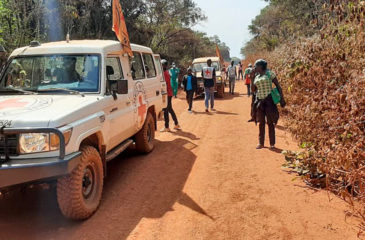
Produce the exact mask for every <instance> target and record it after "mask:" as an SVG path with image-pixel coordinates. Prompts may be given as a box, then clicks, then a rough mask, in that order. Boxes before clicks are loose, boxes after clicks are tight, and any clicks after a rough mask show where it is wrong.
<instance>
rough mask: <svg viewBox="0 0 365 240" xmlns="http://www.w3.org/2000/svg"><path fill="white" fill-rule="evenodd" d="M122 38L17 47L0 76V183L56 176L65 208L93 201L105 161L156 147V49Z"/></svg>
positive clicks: (160, 91) (159, 85)
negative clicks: (125, 44)
mask: <svg viewBox="0 0 365 240" xmlns="http://www.w3.org/2000/svg"><path fill="white" fill-rule="evenodd" d="M132 50H133V55H134V57H133V58H131V57H129V56H128V55H126V54H122V48H121V45H120V43H119V42H116V41H106V40H105V41H104V40H83V41H70V42H53V43H46V44H42V45H41V44H39V43H37V42H32V43H31V45H30V46H28V47H24V48H19V49H16V50H15V51H14V52H13V53H12V54H11V56H10V58H9V61H8V63H7V65H6V67H5V68H4V69H3V71H2V74H1V76H0V190H2V191H4V190H5V191H6V190H8V189H9V188H10V187H13V186H17V185H19V184H24V183H34V182H45V181H52V180H55V179H56V180H57V199H58V203H59V207H60V209H61V211H62V213H63V214H64V215H65V216H66V217H68V218H72V219H86V218H88V217H90V216H91V215H92V214H93V213H94V212H95V211H96V209H97V208H98V206H99V203H100V199H101V195H102V190H103V180H104V177H105V173H106V163H107V162H108V161H109V160H111V159H113V158H114V157H116V156H118V154H120V153H121V152H122V151H123V150H125V149H126V148H128V147H135V148H136V149H137V150H138V151H140V152H142V153H149V152H151V151H152V150H153V148H154V145H153V143H154V137H155V130H156V121H157V118H158V117H159V114H160V113H161V111H162V108H163V107H165V105H166V96H165V95H166V84H165V83H164V80H163V74H162V69H161V63H160V57H159V55H155V54H153V53H152V50H151V49H150V48H147V47H143V46H139V45H132Z"/></svg>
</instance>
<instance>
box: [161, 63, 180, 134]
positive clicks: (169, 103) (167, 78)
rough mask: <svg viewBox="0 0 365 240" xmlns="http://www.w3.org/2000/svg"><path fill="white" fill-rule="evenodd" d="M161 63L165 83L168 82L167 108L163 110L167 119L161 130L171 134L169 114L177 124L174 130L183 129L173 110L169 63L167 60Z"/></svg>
mask: <svg viewBox="0 0 365 240" xmlns="http://www.w3.org/2000/svg"><path fill="white" fill-rule="evenodd" d="M161 63H162V67H163V71H164V77H165V81H166V87H167V107H166V108H164V109H163V111H164V118H165V127H164V128H163V129H161V132H171V130H170V126H169V123H170V118H169V113H170V114H171V117H172V119H173V120H174V123H175V127H174V129H175V130H181V128H180V126H179V121H178V120H177V117H176V114H175V111H174V109H173V108H172V96H173V91H172V87H171V78H170V73H169V70H168V63H167V61H166V60H162V61H161Z"/></svg>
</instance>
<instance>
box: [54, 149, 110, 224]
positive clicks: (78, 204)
mask: <svg viewBox="0 0 365 240" xmlns="http://www.w3.org/2000/svg"><path fill="white" fill-rule="evenodd" d="M81 152H82V154H81V161H80V163H79V165H78V166H77V167H76V169H75V170H74V171H73V172H72V173H71V174H70V175H69V176H66V177H63V178H60V179H59V180H58V181H57V201H58V206H59V207H60V210H61V212H62V214H63V215H64V216H66V217H67V218H70V219H75V220H82V219H87V218H89V217H90V216H91V215H92V214H93V213H94V212H95V211H96V210H97V209H98V207H99V204H100V200H101V195H102V192H103V183H104V174H103V164H102V160H101V157H100V154H99V152H98V151H97V150H96V149H95V148H94V147H91V146H84V147H82V148H81Z"/></svg>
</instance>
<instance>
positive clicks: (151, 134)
mask: <svg viewBox="0 0 365 240" xmlns="http://www.w3.org/2000/svg"><path fill="white" fill-rule="evenodd" d="M135 139H136V149H137V151H139V152H141V153H149V152H151V151H152V150H153V148H154V144H153V142H154V140H155V121H154V118H153V117H152V115H151V113H148V114H147V117H146V121H145V123H144V125H143V127H142V129H141V130H140V131H139V132H138V133H137V134H136V136H135Z"/></svg>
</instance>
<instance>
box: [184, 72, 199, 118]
mask: <svg viewBox="0 0 365 240" xmlns="http://www.w3.org/2000/svg"><path fill="white" fill-rule="evenodd" d="M183 85H184V90H185V92H186V100H187V101H188V104H189V109H188V111H189V113H192V108H193V99H194V93H195V92H196V91H197V89H198V80H197V79H196V77H195V76H194V75H193V70H192V69H191V68H190V67H189V68H188V75H185V76H184V79H183Z"/></svg>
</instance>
